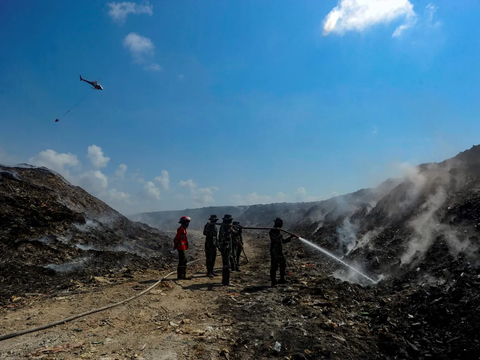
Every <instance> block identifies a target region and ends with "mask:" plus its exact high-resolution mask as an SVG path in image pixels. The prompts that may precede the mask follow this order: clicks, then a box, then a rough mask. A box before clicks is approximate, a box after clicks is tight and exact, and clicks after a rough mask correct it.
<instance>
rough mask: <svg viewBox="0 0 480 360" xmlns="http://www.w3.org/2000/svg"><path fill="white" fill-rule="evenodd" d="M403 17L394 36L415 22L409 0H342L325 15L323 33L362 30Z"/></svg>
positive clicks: (414, 15)
mask: <svg viewBox="0 0 480 360" xmlns="http://www.w3.org/2000/svg"><path fill="white" fill-rule="evenodd" d="M398 18H403V19H404V21H405V22H404V24H402V25H400V26H398V27H397V29H396V30H395V32H394V33H393V35H392V36H394V37H397V36H400V35H401V34H402V32H403V31H405V30H406V29H407V28H409V27H411V26H412V25H413V24H414V23H415V19H416V14H415V12H414V11H413V5H412V4H411V3H410V1H409V0H340V1H339V3H338V5H337V6H336V7H334V8H333V9H332V11H330V13H329V14H328V15H327V16H326V17H325V20H324V25H323V35H324V36H326V35H328V34H329V33H331V32H333V33H338V34H343V33H345V32H347V31H358V32H361V31H363V30H365V29H366V28H368V27H371V26H374V25H377V24H381V23H384V24H386V23H390V22H391V21H393V20H395V19H398Z"/></svg>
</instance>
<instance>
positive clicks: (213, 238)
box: [203, 215, 218, 277]
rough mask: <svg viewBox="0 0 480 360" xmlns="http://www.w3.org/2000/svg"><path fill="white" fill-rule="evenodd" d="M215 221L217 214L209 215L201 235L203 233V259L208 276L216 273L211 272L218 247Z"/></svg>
mask: <svg viewBox="0 0 480 360" xmlns="http://www.w3.org/2000/svg"><path fill="white" fill-rule="evenodd" d="M217 221H218V217H217V215H210V218H209V219H208V222H207V223H206V224H205V226H204V228H203V235H205V259H206V266H207V276H208V277H214V276H216V274H215V273H214V272H213V268H214V267H215V259H216V257H217V248H218V237H217V235H218V231H217V228H216V227H215V224H216V223H217Z"/></svg>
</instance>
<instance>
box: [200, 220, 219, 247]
mask: <svg viewBox="0 0 480 360" xmlns="http://www.w3.org/2000/svg"><path fill="white" fill-rule="evenodd" d="M203 235H205V236H206V237H205V243H207V244H208V245H214V246H217V243H218V238H217V235H218V230H217V227H216V226H215V223H211V222H208V223H206V224H205V227H204V228H203Z"/></svg>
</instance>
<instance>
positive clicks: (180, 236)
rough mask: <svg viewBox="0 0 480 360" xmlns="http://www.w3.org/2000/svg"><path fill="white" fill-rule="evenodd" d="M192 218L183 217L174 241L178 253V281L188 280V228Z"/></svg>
mask: <svg viewBox="0 0 480 360" xmlns="http://www.w3.org/2000/svg"><path fill="white" fill-rule="evenodd" d="M190 220H191V218H190V217H189V216H182V217H181V218H180V220H179V223H180V227H179V228H178V229H177V235H175V239H174V240H173V248H174V249H175V250H177V251H178V267H177V279H185V280H188V279H190V278H187V254H186V251H187V250H188V238H187V228H188V225H189V224H190Z"/></svg>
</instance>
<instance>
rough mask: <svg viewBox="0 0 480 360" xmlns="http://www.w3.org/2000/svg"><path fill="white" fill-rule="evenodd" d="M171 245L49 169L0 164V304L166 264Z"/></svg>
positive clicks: (156, 231)
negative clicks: (111, 274)
mask: <svg viewBox="0 0 480 360" xmlns="http://www.w3.org/2000/svg"><path fill="white" fill-rule="evenodd" d="M170 241H171V240H170V238H169V237H167V236H166V235H165V234H164V233H162V232H161V231H159V230H157V229H155V228H152V227H150V226H148V225H146V224H143V223H136V222H132V221H131V220H129V219H127V218H126V217H124V216H123V215H121V214H119V213H118V212H116V211H115V210H113V209H112V208H110V207H109V206H108V205H107V204H105V203H103V202H102V201H100V200H98V199H97V198H95V197H93V196H91V195H90V194H88V193H87V192H86V191H84V190H83V189H81V188H79V187H77V186H73V185H71V184H70V183H68V182H67V181H66V180H65V179H64V178H63V177H61V176H60V175H58V174H56V173H54V172H52V171H50V170H48V169H47V168H36V167H31V166H28V165H24V166H19V167H6V166H0V253H1V254H2V255H1V258H0V304H2V303H3V304H5V303H6V302H8V301H9V299H10V298H11V296H13V295H16V296H18V295H21V294H23V293H35V292H39V291H48V290H53V289H61V288H68V287H69V286H74V285H75V280H79V279H82V280H86V279H88V278H89V277H91V276H94V275H101V274H103V273H106V272H111V271H118V270H120V269H124V268H131V269H136V268H146V267H151V266H153V267H163V266H165V265H167V264H168V263H169V262H170V260H171V254H170V253H169V252H168V251H165V246H166V244H167V243H168V249H169V250H170V247H171V244H170Z"/></svg>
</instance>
